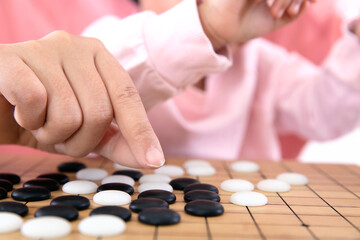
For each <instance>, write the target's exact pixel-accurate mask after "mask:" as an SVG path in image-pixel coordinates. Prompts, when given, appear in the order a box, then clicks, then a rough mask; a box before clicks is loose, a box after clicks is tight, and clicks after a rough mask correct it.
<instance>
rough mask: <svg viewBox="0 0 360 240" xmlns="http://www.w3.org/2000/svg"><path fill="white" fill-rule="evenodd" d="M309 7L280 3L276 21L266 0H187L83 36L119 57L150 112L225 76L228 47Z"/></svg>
mask: <svg viewBox="0 0 360 240" xmlns="http://www.w3.org/2000/svg"><path fill="white" fill-rule="evenodd" d="M198 2H201V1H198ZM305 5H306V1H292V0H276V1H274V3H273V5H272V8H271V10H273V9H274V8H275V10H274V13H276V14H277V18H274V17H273V16H272V15H271V12H270V9H269V7H268V5H267V4H266V1H255V0H247V1H238V0H226V1H225V0H224V1H218V0H215V1H214V0H209V1H203V3H200V5H197V4H196V1H195V0H185V1H183V2H181V3H180V4H178V5H177V6H175V7H174V8H172V9H171V10H169V11H167V12H165V13H163V14H161V15H156V14H154V13H152V12H144V13H140V14H137V15H135V16H131V17H129V18H126V19H124V20H121V19H117V18H115V17H106V18H103V19H100V20H98V21H97V22H95V23H94V24H92V25H91V26H89V27H88V28H87V29H86V30H85V31H84V35H85V36H92V37H97V38H99V39H100V40H101V41H102V42H103V43H104V44H105V46H106V47H107V48H108V49H109V50H110V52H111V53H112V54H114V55H115V57H116V58H117V59H118V60H119V61H120V63H121V64H122V65H123V66H124V67H125V69H126V70H127V71H128V72H129V73H130V75H131V77H132V79H133V80H134V82H135V84H136V87H137V89H138V90H139V93H140V95H141V98H142V100H143V102H144V105H145V107H146V109H150V108H151V107H153V106H154V105H156V104H157V103H159V102H163V101H165V100H166V99H168V98H171V97H173V96H174V95H176V94H177V93H179V92H180V91H182V90H183V89H184V88H186V87H187V86H191V85H193V84H195V83H196V82H197V81H199V80H200V79H201V78H203V77H204V76H206V75H209V74H212V73H217V72H223V71H225V70H226V69H227V68H228V67H229V66H230V65H231V59H230V57H229V56H230V54H229V49H227V48H225V46H227V45H230V44H233V43H241V42H245V41H247V40H249V39H251V38H255V37H258V36H262V35H264V34H266V33H268V32H270V31H272V30H274V29H276V28H278V27H280V26H282V25H284V24H286V23H287V22H289V21H291V20H292V19H294V18H295V17H296V16H298V14H299V12H301V11H302V10H303V9H304V8H305ZM294 8H298V10H296V9H295V10H293V9H294ZM212 9H218V10H219V11H216V12H213V11H212ZM229 9H231V11H230V13H232V14H229ZM276 9H277V10H276ZM285 10H286V11H287V12H286V13H285ZM278 11H280V12H282V15H281V14H280V15H279V13H278ZM288 12H291V14H290V13H288ZM254 22H255V25H254V24H249V23H254ZM224 29H226V31H223V30H224ZM254 29H257V30H256V31H254ZM218 36H223V37H222V38H221V40H219V39H218ZM217 40H219V41H217Z"/></svg>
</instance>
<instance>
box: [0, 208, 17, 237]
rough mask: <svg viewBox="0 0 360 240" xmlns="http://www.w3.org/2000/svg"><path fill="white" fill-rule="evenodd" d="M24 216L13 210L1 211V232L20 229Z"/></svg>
mask: <svg viewBox="0 0 360 240" xmlns="http://www.w3.org/2000/svg"><path fill="white" fill-rule="evenodd" d="M22 223H23V220H22V218H21V217H20V216H19V215H17V214H15V213H11V212H0V234H1V233H9V232H14V231H17V230H19V229H20V227H21V225H22Z"/></svg>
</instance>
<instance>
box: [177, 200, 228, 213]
mask: <svg viewBox="0 0 360 240" xmlns="http://www.w3.org/2000/svg"><path fill="white" fill-rule="evenodd" d="M184 209H185V212H186V213H188V214H190V215H194V216H201V217H214V216H220V215H221V214H223V213H224V207H223V206H222V205H221V204H220V203H218V202H214V201H211V200H194V201H191V202H189V203H187V204H186V205H185V208H184Z"/></svg>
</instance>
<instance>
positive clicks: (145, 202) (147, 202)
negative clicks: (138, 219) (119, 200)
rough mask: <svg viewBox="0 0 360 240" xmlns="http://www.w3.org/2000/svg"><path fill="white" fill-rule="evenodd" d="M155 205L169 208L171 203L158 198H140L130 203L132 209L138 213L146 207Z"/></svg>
mask: <svg viewBox="0 0 360 240" xmlns="http://www.w3.org/2000/svg"><path fill="white" fill-rule="evenodd" d="M154 207H156V208H169V204H168V203H167V202H166V201H164V200H162V199H158V198H140V199H136V200H133V201H132V202H131V203H130V205H129V208H130V210H131V211H133V212H136V213H139V212H141V211H142V210H144V209H148V208H154Z"/></svg>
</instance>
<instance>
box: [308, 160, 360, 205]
mask: <svg viewBox="0 0 360 240" xmlns="http://www.w3.org/2000/svg"><path fill="white" fill-rule="evenodd" d="M311 166H312V167H313V168H314V169H316V170H317V171H318V172H319V173H321V174H322V175H324V176H325V177H327V178H328V179H330V180H332V181H333V182H334V183H336V184H337V185H338V186H340V187H342V188H343V189H345V190H346V191H348V192H349V193H351V194H352V195H354V196H355V197H357V198H358V199H360V197H359V196H358V195H357V194H356V193H354V192H353V191H351V190H350V189H349V188H347V187H346V186H344V184H342V183H340V182H339V181H337V180H336V179H335V178H333V177H332V176H330V175H329V174H328V173H327V172H325V171H324V170H322V169H321V168H319V167H317V166H316V165H311Z"/></svg>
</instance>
